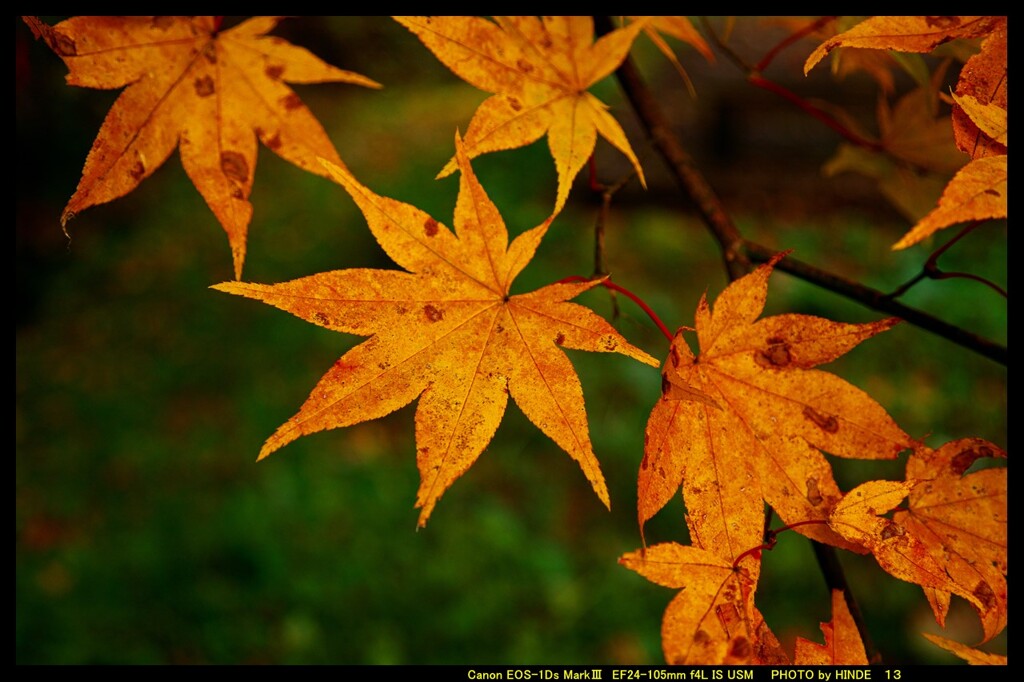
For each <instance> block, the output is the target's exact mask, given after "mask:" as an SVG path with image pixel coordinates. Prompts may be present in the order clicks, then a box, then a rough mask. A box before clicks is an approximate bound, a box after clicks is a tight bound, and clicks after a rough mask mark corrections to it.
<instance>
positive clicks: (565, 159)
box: [395, 17, 646, 213]
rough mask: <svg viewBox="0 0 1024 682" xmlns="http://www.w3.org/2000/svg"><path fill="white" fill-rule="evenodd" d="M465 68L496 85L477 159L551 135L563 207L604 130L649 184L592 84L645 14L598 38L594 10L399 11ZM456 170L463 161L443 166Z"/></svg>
mask: <svg viewBox="0 0 1024 682" xmlns="http://www.w3.org/2000/svg"><path fill="white" fill-rule="evenodd" d="M395 20H396V21H398V22H399V23H400V24H402V25H403V26H405V27H406V28H407V29H409V30H410V31H412V32H413V33H414V34H415V35H416V36H417V37H418V38H419V39H420V40H421V41H423V44H424V45H426V46H427V48H429V49H430V51H431V52H433V53H434V55H435V56H436V57H437V58H438V59H439V60H440V61H441V62H442V63H443V64H444V65H445V66H447V67H448V68H449V69H451V70H452V71H453V72H454V73H455V74H456V75H457V76H459V77H460V78H462V79H463V80H465V81H467V82H468V83H470V84H471V85H474V86H476V87H478V88H480V89H481V90H484V91H486V92H490V93H494V94H493V96H492V97H490V98H488V99H487V100H485V101H484V102H483V103H482V104H481V105H480V107H479V108H478V109H477V110H476V113H475V114H474V115H473V119H472V120H471V121H470V123H469V128H468V129H467V130H466V139H465V144H466V152H467V154H468V155H469V157H470V158H473V157H476V156H478V155H480V154H485V153H487V152H493V151H498V150H502V149H514V148H516V147H522V146H524V145H527V144H530V143H531V142H534V141H536V140H538V139H540V138H541V137H542V136H544V135H545V134H547V136H548V144H549V146H550V149H551V155H552V156H553V157H554V159H555V168H556V169H557V171H558V193H557V198H556V200H555V211H554V212H555V213H557V212H558V211H560V210H561V208H562V206H563V205H564V204H565V200H566V198H567V197H568V196H569V187H570V185H571V184H572V180H573V178H575V177H576V174H577V173H578V172H579V170H580V168H582V167H583V164H584V163H586V161H587V159H588V158H589V157H590V155H591V153H592V152H593V150H594V145H595V143H596V142H597V135H598V134H600V135H601V137H603V138H605V139H606V140H608V141H609V142H610V143H611V144H612V145H613V146H614V147H615V148H616V149H618V150H619V151H620V152H622V153H623V154H625V155H626V157H627V158H629V160H630V162H631V163H632V164H633V167H634V168H636V172H637V175H639V176H640V181H641V183H643V182H644V175H643V170H642V169H641V168H640V162H639V160H637V158H636V155H635V154H634V153H633V148H632V147H630V145H629V140H627V139H626V134H625V133H624V132H623V131H622V128H621V126H619V124H618V122H617V121H616V120H615V118H614V117H613V116H612V115H611V114H609V113H608V111H607V109H608V107H607V106H606V105H605V104H604V103H602V102H601V101H600V100H599V99H597V98H596V97H594V95H592V94H590V93H589V92H587V88H589V87H590V86H591V85H593V84H594V83H597V82H598V81H599V80H601V79H603V78H605V77H606V76H608V74H610V73H611V72H612V71H614V70H615V69H616V68H617V67H618V66H619V64H621V63H622V60H623V59H625V58H626V55H627V54H628V52H629V48H630V46H631V45H632V44H633V40H634V38H636V35H637V32H638V31H639V30H640V29H641V28H643V27H644V25H645V23H646V22H644V21H637V22H634V23H631V24H629V25H628V26H626V27H625V28H620V29H617V30H615V31H612V32H611V33H609V34H607V35H605V36H602V37H601V38H600V39H599V40H598V41H597V42H594V23H593V20H592V19H591V18H590V17H543V18H542V19H541V18H538V17H496V22H497V23H495V22H492V21H488V20H487V19H483V18H480V17H395ZM455 169H456V163H455V159H454V158H453V159H452V160H451V161H449V162H448V165H446V166H445V167H444V169H443V170H442V171H441V172H440V174H439V175H438V177H444V176H446V175H448V174H450V173H452V172H453V171H455Z"/></svg>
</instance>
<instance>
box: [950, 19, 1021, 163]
mask: <svg viewBox="0 0 1024 682" xmlns="http://www.w3.org/2000/svg"><path fill="white" fill-rule="evenodd" d="M999 19H1000V21H999V22H997V23H996V24H995V25H994V26H993V27H992V32H991V34H990V35H989V36H988V37H986V38H985V40H984V41H982V43H981V52H979V53H978V54H976V55H974V56H972V57H971V58H970V59H968V60H967V63H965V64H964V68H963V69H961V70H960V80H959V81H958V82H957V84H956V92H955V93H954V99H955V100H956V104H955V105H954V106H953V135H954V137H955V138H956V143H957V147H958V148H959V149H960V151H962V152H964V153H965V154H968V155H970V157H971V158H972V159H976V158H980V157H983V156H994V155H998V154H1005V153H1006V140H1005V137H1004V139H1002V140H1000V139H998V138H997V137H996V136H995V135H993V133H992V132H990V131H987V130H981V129H979V126H980V125H981V124H980V123H979V122H978V117H977V116H976V115H974V114H972V113H971V112H969V111H968V110H967V107H964V105H963V101H962V100H963V98H965V97H970V98H972V99H973V100H975V101H976V102H978V103H979V104H980V105H981V106H993V107H996V108H999V109H1002V110H1003V111H1006V108H1007V100H1008V94H1007V80H1006V56H1007V51H1006V50H1007V45H1006V17H999ZM1003 134H1004V135H1005V127H1004V131H1003Z"/></svg>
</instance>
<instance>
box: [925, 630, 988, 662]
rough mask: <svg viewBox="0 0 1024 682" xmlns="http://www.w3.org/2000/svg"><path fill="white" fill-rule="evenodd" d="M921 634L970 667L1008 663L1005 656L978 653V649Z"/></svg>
mask: <svg viewBox="0 0 1024 682" xmlns="http://www.w3.org/2000/svg"><path fill="white" fill-rule="evenodd" d="M921 634H922V635H924V637H925V639H927V640H928V641H929V642H931V643H932V644H934V645H935V646H939V647H942V648H943V649H945V650H946V651H948V652H950V653H951V654H955V655H956V656H959V657H960V658H962V659H963V660H965V661H967V662H968V663H970V664H971V665H1006V664H1007V662H1008V661H1007V658H1006V656H1000V655H999V654H990V653H988V652H986V651H979V650H978V649H975V648H973V647H969V646H967V645H965V644H961V643H960V642H957V641H954V640H952V639H947V638H946V637H939V636H938V635H932V634H929V633H927V632H923V633H921Z"/></svg>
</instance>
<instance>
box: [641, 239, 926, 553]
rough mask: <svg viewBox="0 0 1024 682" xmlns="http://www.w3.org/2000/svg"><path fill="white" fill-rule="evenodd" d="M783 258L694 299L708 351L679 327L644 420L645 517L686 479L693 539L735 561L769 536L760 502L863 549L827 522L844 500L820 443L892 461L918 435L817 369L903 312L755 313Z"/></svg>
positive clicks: (820, 536)
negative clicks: (876, 317)
mask: <svg viewBox="0 0 1024 682" xmlns="http://www.w3.org/2000/svg"><path fill="white" fill-rule="evenodd" d="M781 257H782V254H780V255H779V256H777V257H776V258H775V259H773V260H772V261H771V262H769V263H767V264H765V265H762V266H760V267H758V268H757V269H755V270H754V271H753V272H752V273H750V274H749V275H747V276H745V277H742V278H740V279H738V280H736V281H735V282H733V283H732V284H730V285H729V286H728V287H727V288H726V289H725V290H724V291H723V292H722V293H721V295H720V296H719V297H718V299H717V301H716V302H715V308H714V312H712V311H711V310H710V308H709V306H708V303H707V300H706V297H701V300H700V303H699V305H698V308H697V315H696V330H697V338H698V340H699V343H700V355H699V356H694V355H693V353H692V352H691V351H690V348H689V346H688V345H687V344H686V341H685V340H684V339H683V337H682V334H681V333H678V334H677V335H676V337H675V339H674V341H673V342H672V347H671V351H670V354H669V359H668V361H667V362H666V363H665V369H664V373H663V377H664V381H663V387H664V390H663V394H662V397H661V399H660V400H659V401H658V402H657V403H656V404H655V406H654V408H653V409H652V411H651V416H650V418H649V420H648V422H647V432H646V435H645V445H644V456H643V460H642V462H641V465H640V473H639V477H638V483H637V487H638V492H637V499H638V502H637V515H638V520H639V523H640V526H641V530H642V529H643V525H644V523H645V522H646V521H647V520H648V519H650V518H651V517H652V516H653V515H654V514H655V513H657V512H658V510H660V509H661V508H662V507H663V506H664V505H665V504H666V503H667V502H668V500H669V499H670V498H671V497H672V495H674V494H675V491H676V490H678V489H679V488H680V486H681V487H682V490H683V497H684V499H685V501H686V507H687V516H686V522H687V526H688V527H689V530H690V537H691V538H693V539H694V544H696V545H699V546H701V547H705V548H709V549H712V550H713V551H715V552H717V553H719V554H720V555H722V556H723V557H727V558H728V559H729V560H734V559H736V558H737V557H738V556H739V555H740V554H742V553H744V552H746V551H747V550H749V549H750V548H752V547H757V546H759V545H760V544H761V542H762V540H761V534H762V530H763V522H764V505H763V503H762V500H764V501H765V502H767V503H768V504H769V505H771V506H772V507H773V508H774V509H775V511H776V512H778V514H779V516H780V517H781V518H782V519H783V520H784V521H785V522H786V523H787V524H790V523H796V522H800V521H812V520H814V521H819V523H817V524H805V525H801V526H800V527H799V528H797V530H798V531H799V532H801V533H803V534H804V535H807V536H808V537H811V538H813V539H815V540H819V541H821V542H826V543H829V544H833V545H836V546H839V547H844V548H847V549H851V550H854V551H861V552H863V551H864V550H863V549H862V548H861V547H860V545H859V544H858V543H856V542H849V541H847V540H844V538H843V537H841V536H839V535H837V534H836V533H835V532H832V531H831V530H829V528H828V527H827V526H826V525H825V521H826V520H827V519H828V515H829V511H830V510H831V508H832V505H833V504H835V503H836V502H837V501H839V499H840V498H841V496H842V495H841V493H840V491H839V489H838V486H837V485H836V483H835V481H834V479H833V476H832V468H831V465H830V464H829V463H828V461H827V460H826V459H825V457H824V455H823V454H822V452H821V451H825V452H829V453H831V454H833V455H838V456H840V457H850V458H860V459H892V458H894V457H896V455H897V454H898V453H899V452H901V451H902V450H905V449H907V448H910V447H912V446H913V445H914V444H915V441H914V440H913V439H911V438H910V437H909V436H908V435H907V434H906V433H904V432H903V430H902V429H900V428H899V427H898V426H897V425H896V423H895V422H894V421H893V420H892V418H890V417H889V415H888V414H887V413H886V412H885V410H884V409H883V408H882V407H881V405H879V404H878V403H877V402H875V401H874V400H873V399H872V398H871V397H870V396H868V395H867V394H866V393H864V392H863V391H861V390H860V389H858V388H856V387H854V386H852V385H850V384H849V383H847V382H846V381H844V380H842V379H840V378H839V377H837V376H835V375H833V374H829V373H827V372H823V371H820V370H815V369H811V368H813V367H814V366H816V365H819V364H822V363H825V362H829V361H831V360H834V359H835V358H837V357H839V356H841V355H843V354H844V353H846V352H847V351H848V350H850V349H851V348H853V347H854V346H856V345H857V344H858V343H860V342H861V341H863V340H864V339H867V338H869V337H871V336H873V335H875V334H877V333H879V332H882V331H885V330H886V329H889V328H890V327H892V326H893V325H894V324H895V323H896V320H895V319H886V320H881V321H878V322H872V323H868V324H843V323H839V322H832V321H830V320H826V319H823V318H818V317H812V316H809V315H798V314H788V315H776V316H773V317H767V318H764V319H762V320H758V321H755V320H756V319H757V317H758V316H759V315H760V314H761V311H762V310H763V308H764V304H765V299H766V296H767V283H768V276H769V275H770V274H771V272H772V269H773V267H774V264H775V263H776V262H777V261H778V259H779V258H781Z"/></svg>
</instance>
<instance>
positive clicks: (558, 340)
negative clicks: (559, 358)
mask: <svg viewBox="0 0 1024 682" xmlns="http://www.w3.org/2000/svg"><path fill="white" fill-rule="evenodd" d="M563 343H565V334H563V333H562V332H558V334H557V335H556V336H555V345H558V346H561V345H562V344H563Z"/></svg>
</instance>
